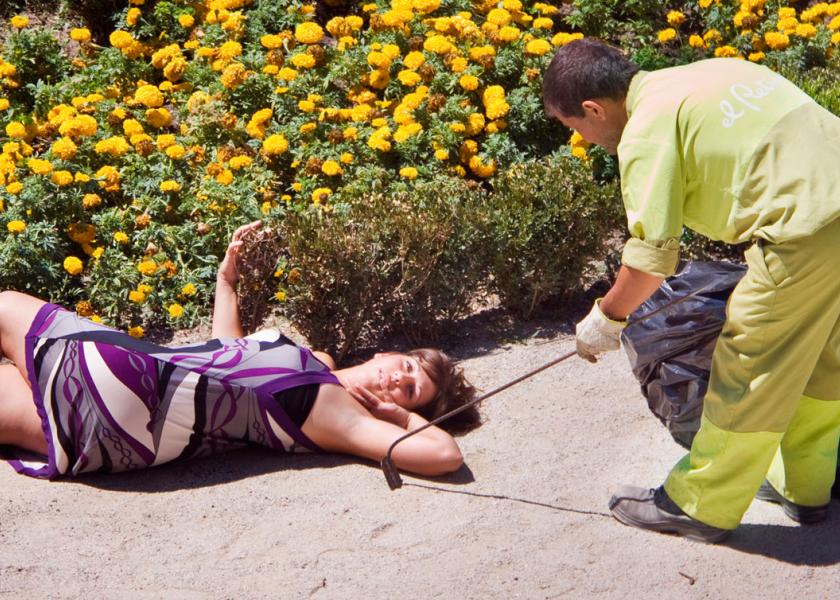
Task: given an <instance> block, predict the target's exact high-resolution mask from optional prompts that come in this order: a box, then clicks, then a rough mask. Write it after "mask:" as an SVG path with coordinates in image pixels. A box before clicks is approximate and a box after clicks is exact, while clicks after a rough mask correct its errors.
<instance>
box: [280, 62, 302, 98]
mask: <svg viewBox="0 0 840 600" xmlns="http://www.w3.org/2000/svg"><path fill="white" fill-rule="evenodd" d="M297 76H298V72H297V71H295V70H294V69H290V68H289V67H283V68H282V69H280V70H279V71H278V72H277V79H282V80H283V81H294V80H295V79H296V78H297ZM284 91H286V90H284ZM275 93H281V92H277V90H275Z"/></svg>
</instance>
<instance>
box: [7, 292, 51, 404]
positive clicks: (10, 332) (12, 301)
mask: <svg viewBox="0 0 840 600" xmlns="http://www.w3.org/2000/svg"><path fill="white" fill-rule="evenodd" d="M44 304H46V303H45V302H44V301H43V300H41V299H39V298H35V297H34V296H28V295H27V294H21V293H20V292H0V352H2V353H3V356H4V357H5V358H8V359H9V360H10V361H12V362H13V363H15V366H16V367H17V368H18V371H20V374H21V375H23V379H24V382H28V381H29V379H28V377H27V374H26V343H25V339H26V334H27V332H28V331H29V326H30V325H32V320H33V319H34V318H35V315H36V314H37V313H38V310H39V309H40V308H41V307H42V306H43V305H44ZM2 390H3V388H2V387H0V407H2V404H3V394H2Z"/></svg>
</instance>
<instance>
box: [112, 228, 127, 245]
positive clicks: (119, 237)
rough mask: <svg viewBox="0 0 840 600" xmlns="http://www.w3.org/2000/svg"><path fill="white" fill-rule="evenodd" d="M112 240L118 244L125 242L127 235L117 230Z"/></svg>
mask: <svg viewBox="0 0 840 600" xmlns="http://www.w3.org/2000/svg"><path fill="white" fill-rule="evenodd" d="M114 241H115V242H117V243H118V244H125V243H127V242H128V235H126V234H125V232H123V231H117V232H116V233H114Z"/></svg>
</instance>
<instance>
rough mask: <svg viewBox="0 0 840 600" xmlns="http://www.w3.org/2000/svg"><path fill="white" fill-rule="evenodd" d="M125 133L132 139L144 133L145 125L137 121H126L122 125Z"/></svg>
mask: <svg viewBox="0 0 840 600" xmlns="http://www.w3.org/2000/svg"><path fill="white" fill-rule="evenodd" d="M122 129H123V133H125V134H126V135H127V136H129V137H131V136H133V135H140V134H141V133H143V125H142V124H141V123H140V121H138V120H137V119H126V120H125V121H123V124H122Z"/></svg>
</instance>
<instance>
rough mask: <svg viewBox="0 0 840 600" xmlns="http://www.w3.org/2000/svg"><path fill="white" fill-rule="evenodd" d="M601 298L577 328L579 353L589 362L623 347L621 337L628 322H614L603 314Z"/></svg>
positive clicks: (576, 337)
mask: <svg viewBox="0 0 840 600" xmlns="http://www.w3.org/2000/svg"><path fill="white" fill-rule="evenodd" d="M600 303H601V298H598V299H597V300H596V301H595V304H593V305H592V310H591V311H589V314H588V315H586V318H585V319H584V320H583V321H581V322H580V323H578V324H577V327H576V328H575V342H576V344H577V353H578V356H580V357H581V358H585V359H586V360H588V361H589V362H593V363H594V362H596V361H597V360H598V355H599V354H602V353H604V352H609V351H610V350H618V348H619V347H620V346H621V344H620V343H619V336H620V335H621V330H622V329H624V327H625V326H626V325H627V322H626V321H613V320H611V319H609V318H607V317H606V316H605V315H604V313H603V312H601V307H600Z"/></svg>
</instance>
